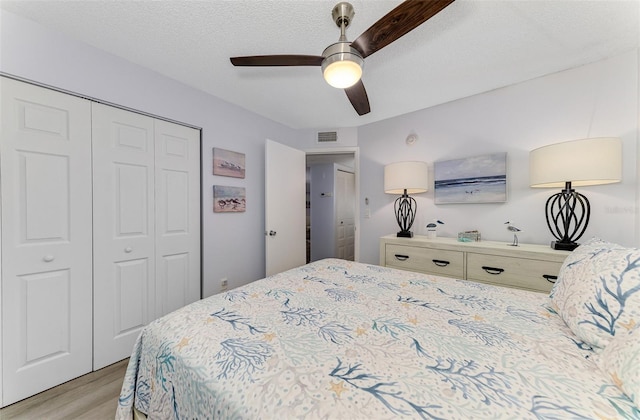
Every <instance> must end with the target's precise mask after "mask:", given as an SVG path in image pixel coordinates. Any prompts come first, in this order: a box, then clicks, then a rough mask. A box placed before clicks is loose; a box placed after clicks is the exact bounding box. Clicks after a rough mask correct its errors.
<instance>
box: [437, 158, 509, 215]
mask: <svg viewBox="0 0 640 420" xmlns="http://www.w3.org/2000/svg"><path fill="white" fill-rule="evenodd" d="M433 166H434V178H435V203H436V204H454V203H458V204H459V203H503V202H505V201H507V154H506V153H493V154H488V155H482V156H474V157H469V158H465V159H454V160H444V161H440V162H435V163H434V165H433Z"/></svg>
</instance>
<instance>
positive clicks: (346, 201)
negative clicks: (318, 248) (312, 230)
mask: <svg viewBox="0 0 640 420" xmlns="http://www.w3.org/2000/svg"><path fill="white" fill-rule="evenodd" d="M334 179H335V191H336V193H335V207H336V218H335V221H336V226H335V231H336V252H337V257H338V258H342V259H345V260H349V261H353V260H354V258H355V185H356V181H355V180H356V177H355V174H353V172H347V171H343V170H340V169H337V170H336V171H335V178H334Z"/></svg>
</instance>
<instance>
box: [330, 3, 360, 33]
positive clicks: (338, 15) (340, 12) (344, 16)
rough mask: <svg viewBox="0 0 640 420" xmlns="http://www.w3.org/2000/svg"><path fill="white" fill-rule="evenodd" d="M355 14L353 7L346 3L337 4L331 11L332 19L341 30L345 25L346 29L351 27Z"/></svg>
mask: <svg viewBox="0 0 640 420" xmlns="http://www.w3.org/2000/svg"><path fill="white" fill-rule="evenodd" d="M354 14H355V12H354V10H353V6H352V5H351V3H347V2H346V1H343V2H340V3H338V4H336V5H335V6H334V7H333V10H332V11H331V17H332V18H333V21H334V22H335V23H336V25H338V27H339V28H341V27H342V25H343V24H344V26H345V28H346V27H347V26H349V23H351V19H353V15H354Z"/></svg>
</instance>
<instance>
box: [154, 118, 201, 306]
mask: <svg viewBox="0 0 640 420" xmlns="http://www.w3.org/2000/svg"><path fill="white" fill-rule="evenodd" d="M155 137H156V143H155V147H156V170H155V173H156V177H155V182H156V274H157V288H156V315H157V316H162V315H165V314H167V313H169V312H171V311H174V310H176V309H178V308H181V307H183V306H184V305H187V304H189V303H191V302H194V301H196V300H198V299H200V276H201V274H200V206H201V203H200V181H199V180H200V132H199V131H198V130H195V129H192V128H188V127H184V126H180V125H176V124H171V123H168V122H165V121H160V120H156V121H155Z"/></svg>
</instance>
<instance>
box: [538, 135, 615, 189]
mask: <svg viewBox="0 0 640 420" xmlns="http://www.w3.org/2000/svg"><path fill="white" fill-rule="evenodd" d="M621 179H622V141H621V140H620V139H619V138H614V137H598V138H590V139H581V140H572V141H565V142H562V143H556V144H551V145H549V146H543V147H540V148H538V149H535V150H532V151H531V152H529V184H530V185H531V187H533V188H551V187H564V186H565V183H566V182H571V185H572V186H574V187H580V186H586V185H604V184H613V183H615V182H620V180H621Z"/></svg>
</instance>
